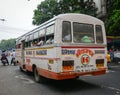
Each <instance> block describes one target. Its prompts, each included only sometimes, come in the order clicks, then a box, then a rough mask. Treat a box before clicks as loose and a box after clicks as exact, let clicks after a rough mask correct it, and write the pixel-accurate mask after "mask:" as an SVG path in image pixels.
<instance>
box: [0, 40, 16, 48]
mask: <svg viewBox="0 0 120 95" xmlns="http://www.w3.org/2000/svg"><path fill="white" fill-rule="evenodd" d="M11 48H15V39H8V40H2V41H1V42H0V49H1V50H7V49H11Z"/></svg>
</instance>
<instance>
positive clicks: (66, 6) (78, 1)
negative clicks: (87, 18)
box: [32, 0, 97, 25]
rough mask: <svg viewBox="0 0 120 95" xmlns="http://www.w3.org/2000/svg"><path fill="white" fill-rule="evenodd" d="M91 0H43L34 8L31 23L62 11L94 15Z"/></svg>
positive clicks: (94, 10) (94, 9) (39, 21)
mask: <svg viewBox="0 0 120 95" xmlns="http://www.w3.org/2000/svg"><path fill="white" fill-rule="evenodd" d="M96 11H97V8H96V7H95V2H93V0H87V1H84V0H45V1H43V2H41V4H39V5H38V6H37V9H36V10H34V17H33V22H32V23H33V24H34V25H39V24H41V23H43V22H45V21H47V20H49V19H50V18H52V17H54V16H56V15H58V14H62V13H84V14H89V15H92V16H96Z"/></svg>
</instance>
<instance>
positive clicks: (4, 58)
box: [1, 50, 9, 65]
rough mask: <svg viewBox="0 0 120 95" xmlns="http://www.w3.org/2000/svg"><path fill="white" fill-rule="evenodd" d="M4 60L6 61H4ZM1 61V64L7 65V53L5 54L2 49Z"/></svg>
mask: <svg viewBox="0 0 120 95" xmlns="http://www.w3.org/2000/svg"><path fill="white" fill-rule="evenodd" d="M4 61H6V62H4ZM1 62H2V63H3V65H5V64H6V63H7V64H8V65H9V62H8V59H7V55H6V52H5V51H4V50H3V51H2V54H1Z"/></svg>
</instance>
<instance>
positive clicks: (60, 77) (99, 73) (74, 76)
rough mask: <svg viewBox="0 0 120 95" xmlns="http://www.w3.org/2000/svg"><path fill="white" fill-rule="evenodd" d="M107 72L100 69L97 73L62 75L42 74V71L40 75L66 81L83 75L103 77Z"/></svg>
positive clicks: (62, 73) (64, 73)
mask: <svg viewBox="0 0 120 95" xmlns="http://www.w3.org/2000/svg"><path fill="white" fill-rule="evenodd" d="M106 70H107V69H106V68H102V69H98V70H97V71H91V72H61V73H54V72H51V71H49V72H48V71H44V72H41V70H40V72H39V74H40V75H42V76H44V77H47V78H50V79H55V80H65V79H73V78H76V77H79V76H83V75H93V76H96V75H102V74H105V73H106ZM42 71H43V70H42Z"/></svg>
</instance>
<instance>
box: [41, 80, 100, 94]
mask: <svg viewBox="0 0 120 95" xmlns="http://www.w3.org/2000/svg"><path fill="white" fill-rule="evenodd" d="M43 85H46V86H48V87H49V88H50V89H51V90H54V91H59V92H76V91H83V90H87V89H94V90H95V89H97V88H100V87H99V86H97V85H95V84H91V83H88V82H85V81H83V80H80V79H76V80H75V79H70V80H62V81H55V80H51V81H50V82H49V83H45V84H43Z"/></svg>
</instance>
